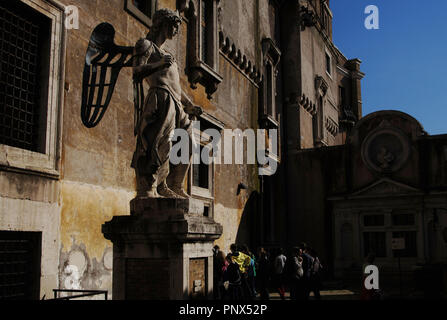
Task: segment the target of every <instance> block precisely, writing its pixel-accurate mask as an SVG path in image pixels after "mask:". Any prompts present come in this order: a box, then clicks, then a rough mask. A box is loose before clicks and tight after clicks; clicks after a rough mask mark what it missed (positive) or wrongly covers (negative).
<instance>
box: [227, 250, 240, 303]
mask: <svg viewBox="0 0 447 320" xmlns="http://www.w3.org/2000/svg"><path fill="white" fill-rule="evenodd" d="M225 259H226V262H227V266H226V268H225V270H224V273H223V281H224V283H226V282H228V288H227V294H226V296H225V298H226V299H228V300H241V299H242V298H243V294H242V277H241V273H240V269H239V265H238V264H237V263H236V262H235V261H233V259H232V257H231V254H229V255H227V257H226V258H225Z"/></svg>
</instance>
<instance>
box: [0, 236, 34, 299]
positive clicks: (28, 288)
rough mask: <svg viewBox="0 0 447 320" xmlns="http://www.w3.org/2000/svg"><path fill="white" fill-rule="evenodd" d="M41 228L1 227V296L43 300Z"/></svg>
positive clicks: (0, 297)
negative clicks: (33, 229) (23, 230)
mask: <svg viewBox="0 0 447 320" xmlns="http://www.w3.org/2000/svg"><path fill="white" fill-rule="evenodd" d="M41 243H42V233H41V232H13V231H0V300H39V295H40V263H41V253H42V250H41Z"/></svg>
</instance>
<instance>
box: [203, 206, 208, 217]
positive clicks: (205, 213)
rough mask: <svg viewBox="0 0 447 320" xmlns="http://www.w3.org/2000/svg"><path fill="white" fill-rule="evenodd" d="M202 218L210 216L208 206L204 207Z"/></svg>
mask: <svg viewBox="0 0 447 320" xmlns="http://www.w3.org/2000/svg"><path fill="white" fill-rule="evenodd" d="M203 216H204V217H209V216H210V207H209V206H205V207H204V210H203Z"/></svg>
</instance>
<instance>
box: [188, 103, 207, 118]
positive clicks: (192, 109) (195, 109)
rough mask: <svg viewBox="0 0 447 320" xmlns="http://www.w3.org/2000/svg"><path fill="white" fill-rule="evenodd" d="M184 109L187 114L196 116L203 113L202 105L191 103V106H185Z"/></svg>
mask: <svg viewBox="0 0 447 320" xmlns="http://www.w3.org/2000/svg"><path fill="white" fill-rule="evenodd" d="M184 109H185V112H186V113H187V114H189V115H193V116H196V117H198V116H200V115H201V114H202V113H203V109H202V107H199V106H193V105H190V106H185V108H184Z"/></svg>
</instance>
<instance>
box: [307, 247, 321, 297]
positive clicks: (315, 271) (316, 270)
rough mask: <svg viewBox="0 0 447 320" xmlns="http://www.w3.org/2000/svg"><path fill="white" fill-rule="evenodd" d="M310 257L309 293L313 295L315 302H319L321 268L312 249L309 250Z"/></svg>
mask: <svg viewBox="0 0 447 320" xmlns="http://www.w3.org/2000/svg"><path fill="white" fill-rule="evenodd" d="M309 253H310V256H311V257H312V258H313V259H314V260H313V263H312V269H311V274H310V291H311V292H313V293H314V297H315V299H316V300H321V294H320V289H321V270H322V269H323V266H322V264H321V262H320V259H319V258H318V254H317V252H316V251H315V250H314V249H309Z"/></svg>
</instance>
